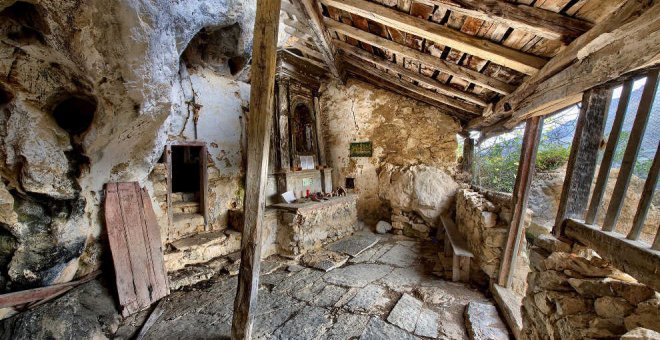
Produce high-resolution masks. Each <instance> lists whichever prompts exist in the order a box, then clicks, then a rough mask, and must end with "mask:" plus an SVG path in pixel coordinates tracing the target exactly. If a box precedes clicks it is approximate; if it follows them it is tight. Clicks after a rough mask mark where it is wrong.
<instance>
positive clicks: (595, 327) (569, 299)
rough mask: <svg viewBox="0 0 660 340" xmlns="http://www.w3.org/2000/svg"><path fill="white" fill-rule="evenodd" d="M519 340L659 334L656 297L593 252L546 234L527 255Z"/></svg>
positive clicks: (659, 313) (659, 306) (659, 297)
mask: <svg viewBox="0 0 660 340" xmlns="http://www.w3.org/2000/svg"><path fill="white" fill-rule="evenodd" d="M530 260H531V266H532V271H531V272H530V273H529V276H528V283H529V287H528V290H527V294H526V296H525V298H524V299H523V308H522V312H523V324H524V327H523V339H534V340H536V339H565V340H569V339H585V338H619V337H620V336H621V335H623V334H625V333H626V332H627V331H631V330H633V329H635V328H637V327H643V328H647V329H651V330H655V331H660V294H659V293H658V292H655V291H654V290H653V289H651V288H650V287H647V286H645V285H643V284H640V283H638V282H637V281H636V280H635V279H634V278H632V277H630V276H629V275H627V274H625V273H623V272H621V271H619V270H617V269H616V268H614V267H612V265H611V264H610V263H608V262H607V261H605V260H603V259H601V258H600V257H598V256H597V254H596V253H595V252H593V251H592V250H590V249H588V248H585V247H583V246H581V245H579V244H575V245H573V246H572V247H571V246H570V245H568V244H567V243H563V242H561V241H558V240H557V239H556V238H554V237H552V236H548V235H543V236H540V237H539V238H538V239H536V240H535V245H534V246H533V247H532V248H531V250H530Z"/></svg>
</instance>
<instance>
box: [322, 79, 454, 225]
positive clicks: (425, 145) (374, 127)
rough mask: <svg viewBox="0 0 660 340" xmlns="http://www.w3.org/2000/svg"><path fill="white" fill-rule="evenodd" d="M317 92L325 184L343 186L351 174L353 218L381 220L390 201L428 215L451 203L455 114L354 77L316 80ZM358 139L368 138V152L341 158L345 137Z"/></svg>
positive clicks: (386, 215)
mask: <svg viewBox="0 0 660 340" xmlns="http://www.w3.org/2000/svg"><path fill="white" fill-rule="evenodd" d="M320 92H321V98H320V103H321V122H322V130H323V133H324V138H325V149H326V155H327V156H326V157H327V158H328V162H329V165H330V166H332V167H333V183H334V184H335V186H337V185H344V182H345V178H346V177H354V178H355V191H356V193H357V194H358V195H359V197H358V216H359V218H360V219H362V220H364V221H365V222H366V223H368V224H370V225H373V224H375V223H376V222H377V221H378V220H379V219H381V218H384V219H388V220H389V217H390V213H389V211H388V210H389V208H390V207H393V208H401V209H402V210H406V211H416V212H417V213H419V214H420V215H422V217H424V218H425V219H429V220H430V219H434V218H435V217H437V215H438V213H439V212H441V211H443V210H444V209H447V208H448V207H450V206H451V202H453V197H454V192H455V190H456V189H457V187H458V185H457V184H456V183H455V182H454V180H453V179H452V176H451V175H452V174H453V173H454V171H455V168H456V148H457V141H456V133H457V132H458V131H459V130H460V128H461V127H460V124H459V123H458V121H456V120H455V119H453V118H451V117H450V116H448V115H445V114H442V113H441V112H439V111H438V109H436V108H434V107H432V106H430V105H427V104H425V103H421V102H418V101H415V100H412V99H409V98H407V97H403V96H400V95H397V94H395V93H392V92H389V91H386V90H382V89H379V88H377V87H375V86H372V85H370V84H367V83H365V82H362V81H358V80H355V79H349V80H348V82H347V83H346V84H345V85H342V84H340V83H339V82H330V83H327V84H324V85H323V86H322V88H321V90H320ZM363 141H372V142H373V148H374V150H373V151H374V152H373V157H370V158H351V157H349V144H350V143H351V142H363ZM379 177H380V178H379ZM427 222H432V221H427Z"/></svg>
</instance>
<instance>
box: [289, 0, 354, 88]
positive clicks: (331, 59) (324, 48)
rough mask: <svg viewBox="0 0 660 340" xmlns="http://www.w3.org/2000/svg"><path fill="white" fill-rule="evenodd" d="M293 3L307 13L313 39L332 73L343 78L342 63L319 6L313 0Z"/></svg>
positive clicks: (301, 0) (301, 11) (300, 10)
mask: <svg viewBox="0 0 660 340" xmlns="http://www.w3.org/2000/svg"><path fill="white" fill-rule="evenodd" d="M293 5H294V6H295V7H296V8H298V11H299V12H300V13H305V14H306V15H307V20H308V22H309V26H310V28H311V31H312V32H313V34H312V39H313V40H314V42H315V43H316V46H318V48H319V49H320V50H321V53H322V54H323V60H324V61H325V63H326V64H327V65H328V67H329V68H330V72H331V73H332V75H334V76H335V77H337V78H340V79H341V78H342V73H343V72H342V70H341V65H340V63H339V62H338V61H337V58H336V53H335V51H334V49H333V46H332V44H331V42H330V40H331V38H330V35H329V34H328V33H327V32H326V30H325V27H324V26H323V21H322V16H321V14H320V13H319V8H318V6H317V4H316V2H315V1H313V0H297V1H293Z"/></svg>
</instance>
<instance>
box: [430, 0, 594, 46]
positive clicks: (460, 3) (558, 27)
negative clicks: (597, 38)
mask: <svg viewBox="0 0 660 340" xmlns="http://www.w3.org/2000/svg"><path fill="white" fill-rule="evenodd" d="M421 1H422V2H425V3H428V4H431V5H436V6H439V7H440V8H444V9H447V10H450V11H452V12H456V13H460V14H463V15H468V16H471V17H473V18H477V19H481V20H485V21H492V22H496V23H499V24H503V25H506V26H509V27H511V28H513V29H519V30H523V31H526V32H529V33H532V34H535V35H538V36H540V37H543V38H546V39H550V40H560V41H562V42H564V43H568V42H570V41H572V40H573V39H575V38H577V37H579V36H580V35H582V34H583V33H584V32H586V31H588V30H590V29H591V28H592V27H593V24H591V23H590V22H588V21H585V20H581V19H576V18H572V17H569V16H565V15H562V14H560V13H556V12H552V11H548V10H545V9H542V8H537V7H532V6H527V5H524V4H516V3H510V2H505V1H498V0H453V1H452V2H449V1H441V0H421Z"/></svg>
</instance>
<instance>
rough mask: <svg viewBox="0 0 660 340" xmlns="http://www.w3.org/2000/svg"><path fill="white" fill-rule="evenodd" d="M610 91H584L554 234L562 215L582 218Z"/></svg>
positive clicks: (597, 89)
mask: <svg viewBox="0 0 660 340" xmlns="http://www.w3.org/2000/svg"><path fill="white" fill-rule="evenodd" d="M610 93H611V90H610V89H609V88H596V89H591V90H589V91H587V92H586V93H585V94H584V99H583V100H582V109H581V110H580V115H579V117H578V120H577V123H576V126H575V135H574V136H573V142H572V144H571V153H570V156H569V157H568V163H567V165H566V176H565V179H564V185H563V187H562V191H561V196H560V200H559V208H558V210H557V218H556V220H555V225H554V228H553V233H554V234H555V235H556V236H559V235H560V234H561V227H562V224H563V223H564V220H565V219H567V218H573V217H578V218H582V217H583V214H584V213H585V210H586V208H587V200H588V199H589V193H590V189H591V183H592V181H593V178H594V173H595V171H596V161H597V157H598V148H599V146H600V141H601V139H602V136H603V130H604V128H605V115H606V112H605V110H606V108H607V106H608V104H609V102H608V100H609V98H610Z"/></svg>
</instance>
